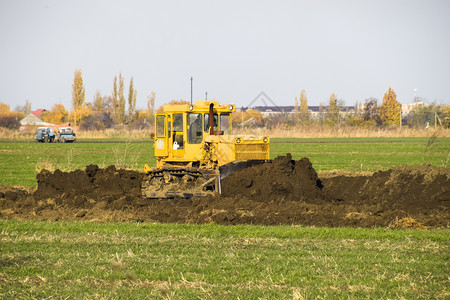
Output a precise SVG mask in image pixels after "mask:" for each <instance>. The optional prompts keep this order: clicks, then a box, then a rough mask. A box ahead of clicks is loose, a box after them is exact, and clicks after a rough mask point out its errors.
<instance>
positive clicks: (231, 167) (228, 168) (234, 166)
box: [219, 159, 268, 179]
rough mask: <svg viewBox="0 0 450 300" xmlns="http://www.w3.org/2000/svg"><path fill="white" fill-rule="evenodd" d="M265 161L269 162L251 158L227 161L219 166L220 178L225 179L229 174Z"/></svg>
mask: <svg viewBox="0 0 450 300" xmlns="http://www.w3.org/2000/svg"><path fill="white" fill-rule="evenodd" d="M265 162H268V161H267V160H262V159H249V160H235V161H232V162H230V163H227V164H225V165H223V166H220V167H219V172H220V179H224V178H225V177H227V176H228V175H230V174H232V173H235V172H239V171H241V170H243V169H247V168H250V167H253V166H258V165H261V164H263V163H265Z"/></svg>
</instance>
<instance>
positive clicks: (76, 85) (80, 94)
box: [72, 69, 85, 126]
mask: <svg viewBox="0 0 450 300" xmlns="http://www.w3.org/2000/svg"><path fill="white" fill-rule="evenodd" d="M84 100H85V89H84V84H83V76H82V74H81V69H77V70H75V73H74V77H73V85H72V106H73V109H74V110H75V122H74V123H75V124H74V125H75V126H76V125H77V120H79V119H81V115H80V113H78V111H79V110H80V108H81V106H82V105H83V103H84Z"/></svg>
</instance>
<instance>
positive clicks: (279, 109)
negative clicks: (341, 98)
mask: <svg viewBox="0 0 450 300" xmlns="http://www.w3.org/2000/svg"><path fill="white" fill-rule="evenodd" d="M339 108H340V114H341V115H342V116H345V115H346V114H347V113H349V112H353V111H354V110H355V107H354V106H339ZM241 109H242V111H246V110H248V109H254V110H257V111H259V112H260V113H261V114H262V116H263V117H264V118H267V117H294V116H295V114H299V113H300V112H299V111H295V106H255V107H251V108H250V107H243V108H241ZM322 109H323V112H327V111H328V106H322ZM308 112H309V113H310V115H311V117H312V118H316V117H318V116H319V114H320V113H321V111H320V106H308Z"/></svg>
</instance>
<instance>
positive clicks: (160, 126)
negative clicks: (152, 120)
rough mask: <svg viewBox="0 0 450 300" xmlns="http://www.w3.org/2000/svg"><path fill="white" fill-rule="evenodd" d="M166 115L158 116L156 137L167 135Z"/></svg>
mask: <svg viewBox="0 0 450 300" xmlns="http://www.w3.org/2000/svg"><path fill="white" fill-rule="evenodd" d="M165 125H166V116H156V137H157V138H164V137H166V133H165V132H166V130H165V127H164V126H165Z"/></svg>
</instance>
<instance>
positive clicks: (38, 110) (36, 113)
mask: <svg viewBox="0 0 450 300" xmlns="http://www.w3.org/2000/svg"><path fill="white" fill-rule="evenodd" d="M44 111H46V109H44V108H40V109H36V110H35V111H32V112H31V113H32V114H33V115H35V116H36V117H38V118H40V117H41V115H42V113H43V112H44Z"/></svg>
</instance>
